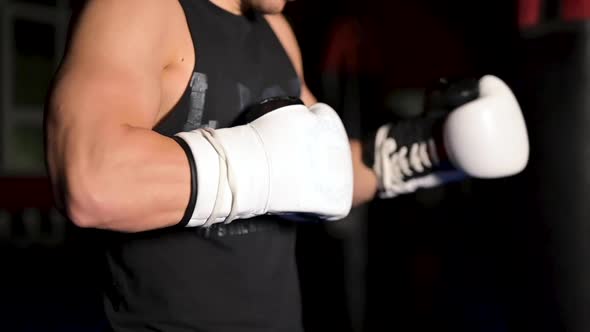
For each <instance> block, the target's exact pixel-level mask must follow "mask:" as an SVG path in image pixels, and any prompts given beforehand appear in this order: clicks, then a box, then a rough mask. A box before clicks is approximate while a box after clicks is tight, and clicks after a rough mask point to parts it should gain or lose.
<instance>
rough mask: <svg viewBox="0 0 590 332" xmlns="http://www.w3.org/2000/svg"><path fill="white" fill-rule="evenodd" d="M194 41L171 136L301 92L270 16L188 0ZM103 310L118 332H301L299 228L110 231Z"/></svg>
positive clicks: (249, 224) (164, 127)
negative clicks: (189, 71) (188, 74)
mask: <svg viewBox="0 0 590 332" xmlns="http://www.w3.org/2000/svg"><path fill="white" fill-rule="evenodd" d="M180 3H181V5H182V7H183V9H184V12H185V15H186V19H187V22H188V25H189V28H190V32H191V35H192V38H193V42H194V45H195V55H196V63H195V68H194V71H193V75H192V79H191V81H190V83H189V84H188V85H187V88H186V91H185V93H184V94H183V96H182V98H181V100H180V101H179V102H178V104H177V105H176V106H175V108H174V109H173V111H172V112H171V114H170V115H169V116H168V117H167V118H165V119H164V120H163V121H162V123H160V124H159V125H158V126H157V127H156V128H155V130H156V131H157V132H159V133H161V134H163V135H168V136H171V135H174V134H175V133H177V132H180V131H186V130H192V129H195V128H198V127H203V126H209V127H216V128H221V127H228V126H231V125H232V123H233V122H234V120H235V119H236V118H237V117H238V116H239V115H240V114H241V113H242V112H244V110H246V109H247V108H248V107H249V106H250V105H253V104H255V103H257V102H259V101H260V100H263V99H265V98H269V97H276V96H297V97H298V96H299V94H300V81H299V80H298V78H297V74H296V72H295V70H294V68H293V66H292V65H291V62H290V60H289V58H288V56H287V54H286V53H285V50H284V49H283V48H282V46H281V44H280V42H279V41H278V39H277V37H276V36H275V35H274V33H273V31H272V30H271V28H270V26H269V25H268V23H267V22H266V20H265V19H264V18H263V17H262V16H261V15H259V14H256V13H253V14H251V15H245V16H236V15H233V14H231V13H229V12H226V11H224V10H222V9H221V8H219V7H216V6H215V5H213V4H212V3H210V2H209V1H208V0H180ZM109 237H110V238H109V239H108V242H107V248H106V258H107V260H106V261H107V275H106V276H107V278H106V280H107V284H106V285H105V288H106V289H105V312H106V316H107V318H108V320H109V322H110V326H111V327H112V328H113V330H115V331H166V332H176V331H214V332H226V331H227V332H230V331H232V332H234V331H235V332H246V331H273V332H278V331H301V330H302V328H301V321H300V318H301V317H300V315H301V314H300V308H299V305H300V300H299V285H298V276H297V269H296V263H295V228H294V225H291V224H289V223H287V222H284V221H280V220H278V219H276V218H275V217H269V216H261V217H257V218H253V219H251V220H248V221H239V220H238V221H234V222H233V223H232V224H229V225H227V226H217V227H215V228H212V229H210V230H208V231H205V230H204V229H202V228H181V227H171V228H168V229H161V230H156V231H150V232H143V233H136V234H120V233H111V234H109Z"/></svg>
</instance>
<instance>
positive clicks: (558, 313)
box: [0, 0, 590, 332]
mask: <svg viewBox="0 0 590 332" xmlns="http://www.w3.org/2000/svg"><path fill="white" fill-rule="evenodd" d="M525 2H531V3H533V2H535V1H534V0H531V1H520V2H517V1H508V0H485V1H484V0H480V1H469V0H438V1H437V0H406V1H401V0H382V1H379V0H365V1H352V0H340V1H338V0H321V1H319V0H316V1H313V0H297V1H296V2H293V3H289V4H288V5H287V7H286V10H285V15H286V17H287V18H288V19H289V21H290V22H291V23H292V26H293V29H294V31H295V34H296V35H297V38H298V40H299V43H300V47H301V51H302V54H303V61H304V67H305V76H306V82H307V84H308V86H309V87H310V89H311V90H312V92H313V93H314V94H315V95H316V96H317V97H318V98H319V99H320V100H324V101H328V102H329V103H331V104H334V105H343V107H342V109H345V108H346V109H347V110H348V109H352V112H353V115H352V119H353V121H352V122H353V123H354V120H355V119H356V120H358V124H359V127H360V128H361V129H367V128H369V127H371V126H372V125H373V124H374V123H376V122H377V121H380V120H381V119H383V118H384V117H388V116H390V117H396V116H400V114H399V113H396V110H398V111H399V109H398V108H397V107H398V106H399V104H397V103H399V99H392V96H398V94H396V93H400V92H401V93H403V92H406V93H409V95H410V96H415V93H418V94H419V93H420V91H422V89H423V88H424V87H426V86H428V85H429V84H432V82H433V81H435V80H436V79H437V78H439V77H443V76H473V75H481V74H495V75H498V76H500V77H501V78H503V79H505V80H506V81H507V82H508V83H509V84H511V85H513V87H514V88H515V92H516V94H517V96H518V97H521V96H522V98H523V111H524V112H525V115H526V116H527V119H528V120H529V124H537V123H542V124H543V126H550V123H549V124H548V123H546V121H540V120H539V118H538V117H535V116H532V115H531V114H532V113H533V111H532V106H531V107H529V105H535V103H532V102H530V100H532V99H534V98H537V99H539V98H541V97H534V96H532V95H534V93H531V92H530V89H529V90H527V89H526V88H523V86H526V84H525V83H526V82H527V80H526V79H524V78H523V70H522V69H523V67H524V66H523V63H525V62H526V63H528V62H530V60H531V59H536V58H537V57H533V58H531V57H530V52H529V53H527V52H523V47H524V46H526V45H525V43H524V42H523V31H524V26H523V19H522V17H523V16H526V15H523V12H522V11H523V8H524V7H522V3H525ZM548 3H555V2H552V1H548ZM81 4H82V1H60V0H53V1H51V0H44V1H40V0H37V1H32V0H29V1H16V0H13V1H10V0H5V1H3V2H0V10H1V12H0V13H1V14H2V16H1V17H2V22H1V23H2V24H1V25H0V29H1V30H0V33H2V40H1V41H2V52H1V53H0V57H1V58H0V60H2V61H1V62H2V67H0V74H1V75H2V85H1V88H2V91H3V93H2V94H1V95H0V102H1V107H2V108H1V109H0V114H1V116H0V125H1V127H0V133H1V134H2V135H1V136H0V152H1V154H0V156H1V157H0V330H1V331H99V330H100V328H101V327H102V326H103V320H102V316H101V299H100V294H98V293H97V290H96V287H95V285H96V282H97V281H98V267H97V264H96V262H97V261H98V253H97V252H96V251H95V249H94V248H95V242H94V241H95V240H94V237H93V234H92V232H88V231H80V230H78V229H76V228H75V227H73V226H72V225H71V224H70V223H69V222H68V221H67V220H66V219H65V218H63V217H62V216H61V215H60V214H59V213H57V211H55V209H54V208H53V202H52V198H51V193H50V190H49V186H48V183H47V179H46V177H45V170H44V164H43V156H42V131H41V124H42V109H43V100H44V97H45V93H46V91H47V87H48V84H49V81H50V79H51V76H52V74H53V72H54V70H55V68H56V65H57V63H58V61H59V58H60V56H61V52H62V50H63V47H64V43H65V35H66V32H67V26H68V17H69V14H70V13H71V12H72V10H74V11H75V10H76V9H77V8H79V6H80V5H81ZM519 4H520V5H521V6H519ZM552 8H553V7H551V6H550V5H546V6H545V7H544V11H543V13H544V14H543V15H545V17H549V18H550V19H552V20H550V22H549V23H552V22H553V19H555V17H557V16H558V14H559V10H555V9H552ZM552 13H553V14H552ZM552 15H553V16H552ZM519 18H520V20H519ZM519 23H520V24H519ZM351 27H356V30H355V28H352V30H351ZM350 31H353V33H351V32H350ZM355 31H356V32H355ZM359 31H360V34H359ZM343 36H344V37H343ZM337 41H339V42H340V44H338V42H337ZM334 45H356V46H353V47H345V49H347V50H349V51H347V52H344V54H345V55H344V58H346V59H349V60H350V58H351V57H354V56H357V57H358V61H352V62H354V64H353V65H350V66H344V68H339V67H338V68H335V67H334V66H331V65H330V63H332V62H333V61H331V60H333V54H332V53H330V50H331V49H332V48H330V47H335V46H334ZM523 45H524V46H523ZM557 45H558V47H557V49H561V50H570V46H571V45H570V46H568V45H569V44H566V45H564V44H557ZM525 48H526V47H525ZM350 49H352V50H353V51H350ZM539 50H540V52H549V51H550V50H551V49H549V51H548V50H547V48H546V47H545V48H543V47H541V48H539ZM351 52H352V53H351ZM331 54H332V55H331ZM353 54H354V55H353ZM551 54H553V53H551ZM523 59H524V60H523ZM548 59H549V60H546V61H547V62H545V63H542V62H541V64H538V66H537V67H534V68H533V69H530V70H532V71H541V70H543V69H544V68H545V65H551V66H550V67H548V68H549V69H548V70H552V69H555V68H557V67H556V66H555V64H556V63H559V61H560V59H561V60H563V59H565V58H560V57H559V56H556V57H554V58H548ZM556 59H557V60H556ZM563 61H565V60H563ZM345 62H346V61H345ZM531 77H532V76H531ZM535 77H536V78H538V79H540V80H542V79H543V78H542V77H541V76H535ZM556 77H557V78H558V79H559V76H556ZM334 82H339V83H342V82H354V83H355V84H356V85H354V86H356V87H357V89H353V90H354V91H352V92H351V90H342V89H341V87H340V86H339V85H338V84H335V83H334ZM548 91H549V90H538V91H536V92H539V93H540V94H541V95H542V94H547V93H548ZM412 93H414V94H412ZM410 98H414V97H410ZM539 100H540V99H539ZM524 101H528V102H524ZM353 104H354V105H357V106H355V107H350V105H353ZM542 104H543V103H542V102H539V103H538V104H537V105H542ZM355 109H356V110H357V111H358V114H356V113H354V110H355ZM348 115H349V113H346V116H348ZM406 116H407V114H406ZM566 117H567V114H565V113H564V115H563V117H562V118H566ZM560 118H561V117H560ZM347 119H349V120H350V118H347ZM566 125H567V124H566ZM544 129H545V127H542V126H541V125H538V126H537V125H535V126H531V130H532V132H531V138H532V142H533V143H534V144H537V145H534V144H533V150H532V151H533V159H532V160H533V161H534V162H535V163H538V164H543V163H545V161H544V160H546V159H542V158H541V157H539V156H541V155H543V156H544V158H549V159H551V158H554V157H555V156H556V155H557V156H560V154H559V152H555V153H554V154H550V153H547V154H543V153H539V152H541V151H543V150H542V149H544V148H545V145H543V144H544V143H545V142H546V141H550V139H547V138H546V137H547V136H548V135H549V134H545V131H544ZM564 130H567V129H564ZM559 133H561V132H558V134H559ZM576 139H579V137H578V138H576ZM537 142H542V143H543V144H541V143H537ZM547 144H549V145H551V144H550V143H547ZM535 149H537V150H535ZM586 152H587V151H586ZM535 153H537V154H535ZM574 153H575V151H574ZM586 155H588V154H586ZM536 165H537V164H534V165H533V167H532V168H529V170H527V171H525V172H524V173H523V174H521V175H519V176H516V177H512V178H509V179H502V180H496V181H483V180H469V181H465V182H462V183H456V184H452V185H449V186H446V187H443V188H436V189H432V190H427V191H420V192H419V193H416V194H414V195H407V196H404V197H400V198H397V199H395V200H389V201H378V200H376V201H375V202H372V203H371V204H367V205H366V206H363V207H359V208H356V209H354V210H353V213H352V214H351V216H350V217H349V218H347V219H346V220H344V221H342V222H338V223H335V224H332V225H329V226H327V227H323V226H318V225H314V226H310V225H306V226H302V227H301V232H300V242H299V243H300V246H299V251H298V254H299V260H300V268H301V280H302V285H303V300H304V320H305V325H306V327H307V329H308V331H369V330H378V331H470V332H479V331H481V332H484V331H485V332H488V331H489V332H505V331H519V332H520V331H562V330H563V331H566V330H568V331H583V330H584V329H580V328H578V329H577V330H576V329H574V328H571V329H566V328H565V327H564V326H566V325H568V324H566V323H564V320H567V319H569V320H570V321H571V320H576V319H575V317H576V316H575V315H576V314H573V315H574V316H572V314H571V312H570V316H567V315H566V316H565V317H566V318H564V314H562V312H567V310H565V309H563V308H564V307H568V306H567V305H566V304H568V303H569V302H566V301H565V300H564V297H563V296H562V297H560V295H561V293H560V292H562V291H563V289H564V288H563V287H562V288H559V287H557V286H555V283H554V278H555V277H554V276H555V275H556V272H555V271H556V270H555V269H554V265H556V264H555V261H557V259H556V256H558V255H559V254H560V253H561V252H560V251H555V250H554V247H551V246H550V245H548V243H550V242H551V241H552V239H554V237H552V236H551V234H553V233H555V232H554V227H558V226H555V225H557V224H558V222H562V221H563V220H561V219H560V218H559V217H555V218H554V219H553V220H555V221H556V222H555V223H551V222H541V221H543V220H544V215H543V214H541V213H540V212H538V211H537V213H534V212H535V211H536V209H537V208H540V206H541V205H540V204H549V205H551V203H552V201H551V199H552V198H547V197H545V196H543V197H540V198H539V196H538V195H537V191H538V190H546V188H545V187H543V186H542V185H541V183H542V181H543V179H545V178H546V177H548V176H553V177H554V178H553V179H554V181H553V182H551V183H554V184H555V185H556V186H561V187H560V188H562V190H560V191H558V192H559V193H560V195H561V196H562V197H564V199H569V198H571V199H572V200H575V201H580V198H579V197H582V196H580V194H579V193H578V194H576V193H575V192H574V191H571V190H569V189H568V188H566V187H564V186H563V184H562V182H561V181H559V180H558V179H557V178H556V177H555V176H556V175H555V173H554V172H552V173H551V174H544V173H543V170H545V169H544V168H543V167H538V166H536ZM543 165H544V164H543ZM551 169H553V168H551ZM578 174H582V175H586V176H587V173H585V171H584V170H583V169H580V170H578ZM588 178H590V177H585V178H584V179H586V180H580V181H581V182H579V183H578V186H582V185H587V181H588V180H587V179H588ZM584 181H586V182H584ZM574 182H575V181H574ZM529 196H530V197H536V198H538V199H525V197H529ZM581 205H582V204H581V203H580V204H579V205H576V207H579V206H581ZM558 210H559V208H556V209H555V210H553V212H555V211H558ZM582 210H583V211H586V210H587V208H586V210H585V209H584V208H582ZM555 213H556V214H557V212H555ZM583 216H585V214H584V213H582V214H578V215H574V216H573V217H571V216H570V217H571V218H574V219H575V218H577V220H578V221H580V220H581V218H583ZM564 222H566V223H567V221H564ZM548 234H549V235H548ZM568 234H569V233H568ZM576 257H578V256H576ZM580 262H582V263H583V262H584V261H582V260H577V261H576V260H573V261H572V264H576V263H580ZM557 279H559V278H557ZM563 280H565V281H564V282H565V283H566V284H567V278H562V281H563ZM583 288H584V287H583V286H580V288H575V287H574V290H577V289H583ZM572 292H573V291H570V293H572ZM578 303H580V302H578ZM584 304H585V303H584ZM568 305H569V304H568ZM576 308H577V312H578V314H577V315H578V316H582V315H584V312H585V311H584V309H586V307H585V306H583V305H580V306H577V307H576ZM570 309H571V306H570ZM568 310H569V309H568ZM572 310H574V311H576V309H572ZM570 311H571V310H570ZM572 317H574V318H572ZM570 325H571V324H570ZM574 325H575V324H574ZM578 327H579V326H578Z"/></svg>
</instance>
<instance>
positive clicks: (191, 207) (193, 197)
mask: <svg viewBox="0 0 590 332" xmlns="http://www.w3.org/2000/svg"><path fill="white" fill-rule="evenodd" d="M172 139H174V141H175V142H176V143H178V145H180V147H181V148H182V150H184V153H185V154H186V157H187V159H188V163H189V167H190V171H191V193H190V199H189V201H188V206H187V208H186V211H185V212H184V216H183V217H182V220H180V222H179V223H178V226H181V227H186V225H188V223H189V221H190V220H191V218H192V216H193V213H194V211H195V205H196V204H197V192H198V183H197V165H196V163H195V159H194V158H193V153H192V151H191V148H190V146H189V145H188V144H187V143H186V142H185V141H184V140H183V139H182V138H180V137H177V136H174V137H172Z"/></svg>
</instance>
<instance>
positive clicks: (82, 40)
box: [46, 0, 190, 232]
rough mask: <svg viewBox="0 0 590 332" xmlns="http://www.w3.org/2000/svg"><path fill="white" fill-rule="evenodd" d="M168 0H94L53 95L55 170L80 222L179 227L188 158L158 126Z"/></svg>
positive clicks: (60, 192)
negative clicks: (158, 131) (156, 127)
mask: <svg viewBox="0 0 590 332" xmlns="http://www.w3.org/2000/svg"><path fill="white" fill-rule="evenodd" d="M163 3H164V2H161V1H160V0H94V1H90V2H89V4H88V7H87V8H86V9H85V10H84V12H83V13H82V16H81V19H80V20H79V24H78V26H77V27H76V29H75V31H74V34H73V36H72V43H71V47H70V49H69V50H68V54H67V56H66V58H65V59H64V63H63V66H62V68H61V69H60V71H59V73H58V76H57V78H56V84H55V86H54V89H53V90H52V91H51V93H50V101H49V103H48V110H47V114H46V116H47V121H46V122H47V127H46V157H47V163H48V168H49V174H50V177H51V180H52V183H53V186H54V192H55V194H56V196H57V198H58V202H59V203H60V204H61V205H62V206H61V207H62V208H63V210H64V211H65V212H66V213H67V214H68V216H69V217H70V219H71V220H72V221H73V222H74V223H75V224H77V225H79V226H82V227H94V228H102V229H113V230H118V231H126V232H133V231H143V230H151V229H156V228H162V227H166V226H171V225H174V224H176V223H178V222H179V220H180V219H182V216H183V213H184V211H185V209H186V206H187V203H188V200H189V194H190V185H189V183H190V172H189V168H188V163H187V159H186V156H185V154H184V152H183V151H182V149H181V148H180V147H179V146H178V144H177V143H175V142H174V141H173V140H172V139H169V138H167V137H164V136H161V135H159V134H157V133H156V132H154V131H153V130H152V127H153V126H154V125H155V122H156V121H157V119H158V116H159V112H160V104H161V100H160V93H161V86H160V85H161V80H160V78H161V77H162V75H163V72H164V68H165V67H166V66H167V65H168V64H169V63H170V60H171V58H172V56H173V54H172V52H170V49H171V48H169V47H167V46H168V43H169V41H168V40H170V38H169V36H168V34H169V33H170V31H169V29H168V28H167V24H168V23H166V21H165V18H166V17H167V16H168V15H165V13H162V11H165V10H168V9H165V8H164V7H167V6H164V5H163ZM170 10H172V9H170Z"/></svg>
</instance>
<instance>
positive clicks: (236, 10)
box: [209, 0, 244, 15]
mask: <svg viewBox="0 0 590 332" xmlns="http://www.w3.org/2000/svg"><path fill="white" fill-rule="evenodd" d="M209 1H211V2H212V3H213V4H214V5H216V6H218V7H219V8H221V9H223V10H227V11H228V12H230V13H232V14H235V15H242V14H244V11H243V10H242V1H241V0H209Z"/></svg>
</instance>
